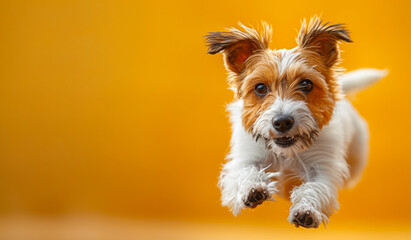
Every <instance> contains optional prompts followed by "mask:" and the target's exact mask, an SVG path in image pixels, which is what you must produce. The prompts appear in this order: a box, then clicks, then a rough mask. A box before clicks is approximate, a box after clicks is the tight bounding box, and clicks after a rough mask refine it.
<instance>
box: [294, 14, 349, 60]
mask: <svg viewBox="0 0 411 240" xmlns="http://www.w3.org/2000/svg"><path fill="white" fill-rule="evenodd" d="M340 41H345V42H352V41H351V39H350V36H349V33H348V30H347V29H346V28H345V27H344V25H343V24H333V25H329V23H323V22H322V21H321V19H320V18H319V17H317V16H315V17H313V18H311V20H310V23H309V24H308V26H307V23H306V21H305V19H304V20H303V22H302V24H301V29H300V33H299V34H298V37H297V43H298V45H299V46H300V47H301V48H304V49H308V50H312V51H314V52H316V53H318V54H319V55H320V56H321V58H322V59H323V61H324V65H325V66H326V67H332V66H333V65H334V64H336V63H337V62H338V60H339V57H340V51H339V48H338V42H340Z"/></svg>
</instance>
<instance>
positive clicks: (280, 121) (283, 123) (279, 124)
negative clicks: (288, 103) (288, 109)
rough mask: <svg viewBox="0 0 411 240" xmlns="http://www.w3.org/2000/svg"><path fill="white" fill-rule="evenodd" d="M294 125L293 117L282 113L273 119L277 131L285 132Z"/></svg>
mask: <svg viewBox="0 0 411 240" xmlns="http://www.w3.org/2000/svg"><path fill="white" fill-rule="evenodd" d="M293 125H294V118H293V117H291V116H287V115H282V116H279V117H276V118H274V119H273V126H274V128H275V130H277V131H279V132H282V133H284V132H287V131H288V130H290V129H291V128H292V127H293Z"/></svg>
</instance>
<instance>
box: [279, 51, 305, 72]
mask: <svg viewBox="0 0 411 240" xmlns="http://www.w3.org/2000/svg"><path fill="white" fill-rule="evenodd" d="M276 51H279V52H281V59H279V61H277V62H278V64H277V67H278V73H279V74H280V75H281V74H283V73H284V70H286V69H287V68H288V67H290V65H291V64H293V63H294V62H295V61H294V60H295V59H296V58H297V57H299V56H300V53H298V52H293V51H290V50H287V49H279V50H276Z"/></svg>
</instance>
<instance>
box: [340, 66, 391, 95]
mask: <svg viewBox="0 0 411 240" xmlns="http://www.w3.org/2000/svg"><path fill="white" fill-rule="evenodd" d="M387 74H388V70H378V69H374V68H361V69H358V70H355V71H351V72H348V73H345V74H344V75H342V76H341V78H340V82H341V85H342V89H343V92H344V93H345V94H353V93H356V92H358V91H360V90H362V89H365V88H367V87H369V86H371V85H372V84H374V83H376V82H378V81H379V80H380V79H381V78H383V77H385V76H387Z"/></svg>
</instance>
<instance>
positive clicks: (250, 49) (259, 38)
mask: <svg viewBox="0 0 411 240" xmlns="http://www.w3.org/2000/svg"><path fill="white" fill-rule="evenodd" d="M240 27H241V28H242V29H241V30H240V29H237V28H230V29H228V31H227V32H211V33H209V34H208V35H206V36H205V37H206V41H207V43H208V45H207V46H208V53H209V54H216V53H219V52H222V53H223V55H224V62H225V65H226V68H227V70H228V71H231V72H234V73H237V74H240V73H241V72H242V71H243V70H244V68H245V61H246V60H247V59H248V58H249V57H250V56H251V55H252V54H253V53H254V52H255V51H257V50H264V49H267V48H268V45H269V43H270V40H271V27H270V26H268V25H267V24H266V23H264V22H263V24H262V27H263V29H262V30H261V31H257V30H255V29H253V28H248V27H246V26H244V25H242V24H241V23H240Z"/></svg>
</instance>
